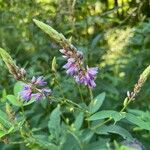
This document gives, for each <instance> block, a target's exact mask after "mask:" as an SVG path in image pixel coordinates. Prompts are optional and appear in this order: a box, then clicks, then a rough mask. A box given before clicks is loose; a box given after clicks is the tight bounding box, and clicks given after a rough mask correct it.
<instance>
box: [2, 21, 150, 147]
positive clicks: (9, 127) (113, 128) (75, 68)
mask: <svg viewBox="0 0 150 150" xmlns="http://www.w3.org/2000/svg"><path fill="white" fill-rule="evenodd" d="M34 22H35V24H36V25H37V26H38V27H39V28H41V29H42V30H43V31H44V32H46V33H47V34H48V35H49V36H50V37H51V38H53V39H54V40H55V41H56V42H57V43H58V44H59V45H60V46H61V47H62V49H60V50H59V51H60V52H61V54H62V55H63V56H62V57H63V58H65V59H66V60H67V63H66V64H65V65H64V66H63V67H62V68H64V69H65V70H66V73H67V75H69V76H72V77H73V79H74V80H75V81H76V82H77V84H78V86H80V84H81V85H82V84H83V85H84V86H85V87H87V88H88V93H87V94H90V99H89V100H85V99H84V97H83V96H81V99H82V100H80V101H79V102H76V101H73V100H70V99H69V98H66V97H65V96H64V95H63V94H62V95H63V96H62V97H58V96H57V95H55V92H53V89H52V88H49V85H48V83H47V82H46V81H45V79H44V77H43V76H37V77H35V76H33V77H32V79H31V80H28V79H27V75H28V73H27V72H26V71H25V69H24V68H19V67H18V66H17V65H16V64H15V62H14V61H13V59H12V58H11V56H10V55H9V54H8V53H7V52H6V51H5V50H4V49H2V48H0V55H1V57H2V59H3V61H4V62H5V64H6V66H7V68H8V70H9V72H10V73H11V74H12V75H13V77H14V78H15V79H16V80H18V82H17V84H16V85H15V87H14V89H15V90H14V95H7V94H5V91H4V94H3V98H6V99H7V100H8V102H7V103H6V111H2V110H0V131H1V132H0V137H1V139H2V141H3V142H5V143H9V144H26V146H27V147H29V148H30V149H35V148H37V149H40V148H42V149H52V150H55V149H56V150H67V149H75V150H80V149H81V150H83V149H88V146H90V147H92V144H93V145H94V147H95V145H96V144H98V143H99V142H101V143H100V144H99V145H98V148H99V149H106V148H108V147H109V148H110V149H113V146H112V142H111V140H110V139H108V138H102V137H99V138H98V139H97V138H96V137H95V135H99V136H102V135H105V136H107V135H108V136H109V134H118V135H120V136H121V137H122V138H123V139H125V141H124V142H121V143H122V145H126V146H128V147H131V148H135V145H136V146H137V145H138V146H139V148H141V149H142V146H141V144H140V142H138V141H137V140H135V139H134V137H133V136H132V135H131V134H130V133H129V132H128V131H127V130H126V129H125V128H124V127H122V126H121V124H122V123H124V122H125V123H126V124H127V123H128V122H130V123H132V124H134V125H136V126H138V127H140V128H142V129H144V130H147V131H150V124H149V123H148V122H147V121H146V120H144V119H142V118H139V116H138V115H135V114H134V113H132V111H131V112H130V111H126V109H127V106H128V105H129V104H130V103H131V102H133V101H134V100H135V98H136V96H137V94H138V93H139V92H140V90H141V87H142V86H143V84H144V83H145V81H146V80H147V78H148V76H149V75H150V66H148V67H147V68H146V69H145V70H144V71H143V73H141V75H140V78H139V80H138V82H137V83H136V84H135V87H134V89H133V91H132V92H129V91H128V92H127V96H126V98H125V100H124V103H123V107H122V109H120V110H116V111H115V110H105V109H104V110H102V109H101V106H102V104H103V102H104V99H105V92H102V93H100V94H99V95H98V96H96V97H95V98H94V97H93V93H92V91H93V90H94V88H96V83H95V79H96V75H97V74H98V67H89V66H88V65H85V62H84V55H83V53H82V52H81V51H79V50H77V48H75V47H74V46H73V45H72V44H71V43H70V42H69V41H68V40H67V39H66V38H65V37H64V36H63V35H62V34H60V33H58V32H57V31H56V30H54V29H53V28H52V27H50V26H48V25H47V24H45V23H43V22H40V21H38V20H35V19H34ZM54 60H55V59H54ZM53 71H54V72H55V71H56V68H55V65H54V64H53ZM58 85H59V84H58ZM97 86H98V85H97ZM59 87H60V86H59ZM51 89H52V90H51ZM60 89H61V87H60ZM80 94H81V95H82V93H80ZM44 99H45V101H44ZM44 102H46V105H45V104H44ZM47 102H48V103H47ZM49 102H50V103H49ZM33 103H36V104H37V105H38V104H39V103H41V105H42V107H43V108H44V110H45V109H46V111H45V114H46V113H47V112H49V111H50V112H51V113H50V116H48V118H49V119H48V118H47V117H46V121H45V122H47V124H46V125H45V122H44V124H42V123H41V122H40V126H38V123H39V122H37V120H40V119H41V120H42V119H43V118H45V116H44V115H45V114H44V115H43V114H42V111H43V109H42V108H41V107H40V106H39V107H38V108H39V109H37V110H36V111H35V113H34V112H32V110H30V111H28V113H33V115H34V117H35V118H34V117H33V118H32V120H31V122H32V121H33V122H36V126H35V127H30V122H28V118H27V114H26V113H25V112H24V107H25V106H28V105H31V104H33ZM13 106H17V107H19V109H18V110H14V108H13ZM29 109H30V107H29ZM17 111H20V112H21V113H20V114H19V113H18V114H17ZM37 111H40V112H41V113H40V114H39V115H37V116H36V112H37ZM68 113H69V115H71V116H72V118H73V119H70V120H68V118H67V117H66V116H65V115H66V114H68ZM69 115H68V116H69ZM37 118H38V119H37ZM70 118H71V117H70ZM83 123H84V124H83ZM31 128H32V129H31ZM39 132H40V133H39ZM14 133H15V134H17V136H16V137H15V139H12V138H10V137H9V135H13V134H14ZM125 143H127V144H125ZM68 145H69V146H68ZM114 145H115V146H116V145H117V143H115V144H114ZM116 147H117V146H116ZM91 149H92V148H91Z"/></svg>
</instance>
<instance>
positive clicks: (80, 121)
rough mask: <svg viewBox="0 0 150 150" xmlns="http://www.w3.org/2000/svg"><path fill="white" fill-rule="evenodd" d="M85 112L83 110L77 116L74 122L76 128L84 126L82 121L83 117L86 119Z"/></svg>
mask: <svg viewBox="0 0 150 150" xmlns="http://www.w3.org/2000/svg"><path fill="white" fill-rule="evenodd" d="M83 115H84V114H83V113H82V112H81V113H80V114H79V115H78V116H77V117H76V120H75V122H74V123H73V125H74V128H75V129H76V130H79V129H80V128H81V126H82V123H83V119H84V116H83Z"/></svg>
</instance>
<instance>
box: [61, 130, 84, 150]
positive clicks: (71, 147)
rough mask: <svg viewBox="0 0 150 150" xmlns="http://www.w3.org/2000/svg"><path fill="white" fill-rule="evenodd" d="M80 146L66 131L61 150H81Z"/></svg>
mask: <svg viewBox="0 0 150 150" xmlns="http://www.w3.org/2000/svg"><path fill="white" fill-rule="evenodd" d="M81 149H82V145H81V143H80V140H79V138H78V137H77V136H76V135H75V134H74V133H72V132H70V131H68V133H67V135H66V138H65V141H64V143H63V144H62V146H61V150H81Z"/></svg>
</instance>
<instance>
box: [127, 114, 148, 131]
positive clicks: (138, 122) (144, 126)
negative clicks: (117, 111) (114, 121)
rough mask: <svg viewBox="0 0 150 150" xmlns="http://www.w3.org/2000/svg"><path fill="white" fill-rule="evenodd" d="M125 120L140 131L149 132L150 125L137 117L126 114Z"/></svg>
mask: <svg viewBox="0 0 150 150" xmlns="http://www.w3.org/2000/svg"><path fill="white" fill-rule="evenodd" d="M125 118H126V119H127V120H128V121H129V122H131V123H133V124H135V125H137V126H139V127H140V128H142V129H145V130H150V123H149V122H146V121H143V120H142V119H140V118H139V117H137V116H135V115H133V114H131V113H127V114H126V116H125Z"/></svg>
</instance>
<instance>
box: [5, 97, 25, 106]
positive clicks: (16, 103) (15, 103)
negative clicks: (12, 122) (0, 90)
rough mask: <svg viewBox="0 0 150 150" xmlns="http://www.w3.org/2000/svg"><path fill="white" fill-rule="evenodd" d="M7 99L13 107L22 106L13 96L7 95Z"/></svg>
mask: <svg viewBox="0 0 150 150" xmlns="http://www.w3.org/2000/svg"><path fill="white" fill-rule="evenodd" d="M7 99H8V100H9V102H10V103H11V104H13V105H14V106H19V107H21V106H23V103H22V102H21V101H19V100H18V98H17V97H16V96H14V95H7Z"/></svg>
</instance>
